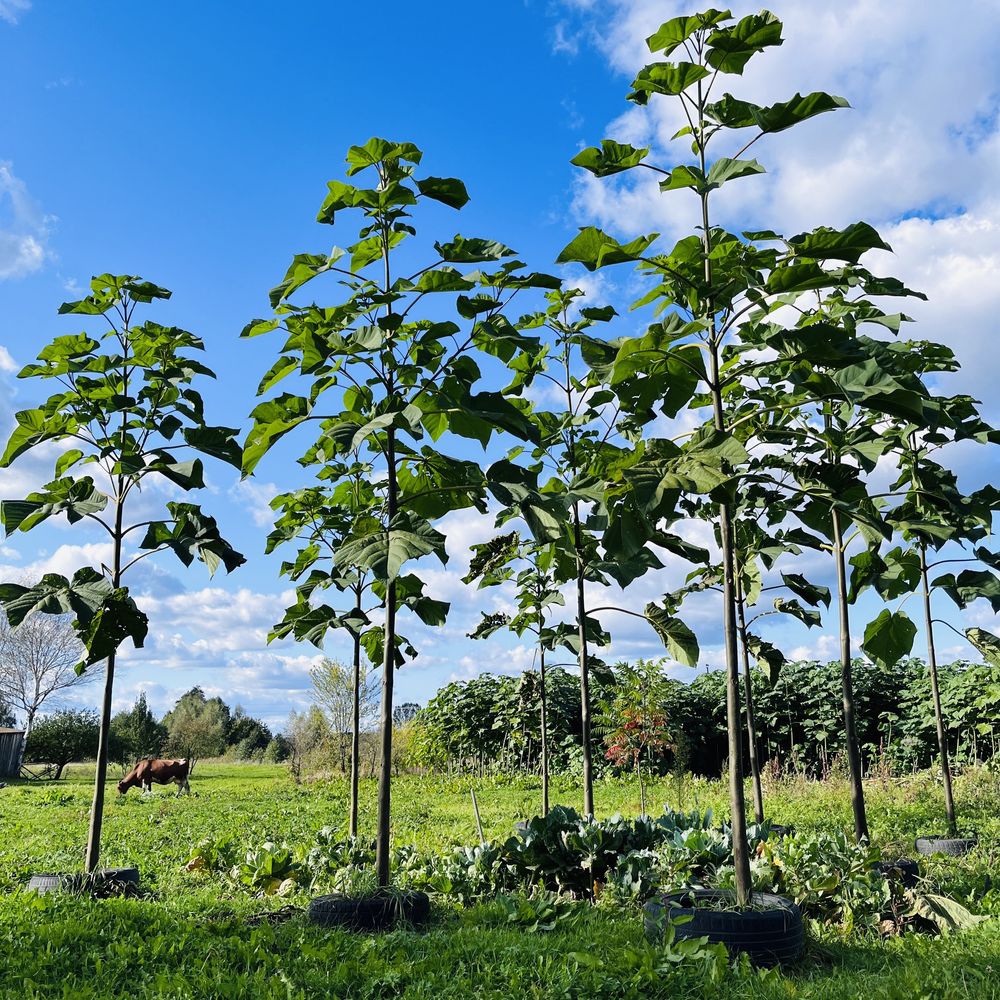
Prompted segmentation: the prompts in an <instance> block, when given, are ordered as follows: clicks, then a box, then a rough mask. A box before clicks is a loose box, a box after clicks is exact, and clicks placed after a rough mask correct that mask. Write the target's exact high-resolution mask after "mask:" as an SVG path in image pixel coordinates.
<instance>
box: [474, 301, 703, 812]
mask: <svg viewBox="0 0 1000 1000" xmlns="http://www.w3.org/2000/svg"><path fill="white" fill-rule="evenodd" d="M581 295H582V293H581V292H580V291H579V290H578V289H557V290H555V291H552V292H551V293H550V294H549V296H548V300H549V302H548V308H547V309H545V310H544V311H543V312H539V313H537V314H536V315H535V317H534V318H533V321H532V322H533V324H534V325H536V326H539V327H544V328H546V329H547V330H548V332H549V333H550V335H551V336H552V338H553V339H552V342H551V343H550V344H548V345H547V346H546V348H545V352H544V354H543V355H540V356H539V358H538V359H536V368H535V370H534V371H533V372H532V373H531V374H532V376H533V377H534V378H535V379H536V380H539V381H540V382H544V383H547V388H549V389H550V390H551V391H552V394H553V395H554V396H555V398H556V399H557V400H558V401H559V403H560V404H561V405H560V406H559V408H557V409H552V410H547V409H542V408H536V409H534V410H533V411H532V413H531V418H532V420H533V422H534V423H535V425H536V426H537V428H538V437H539V441H538V443H537V445H536V446H535V448H534V449H533V450H532V451H531V452H530V455H529V458H530V461H529V462H528V463H527V465H526V466H524V467H521V466H514V465H513V464H512V463H511V462H510V461H509V460H504V461H503V462H498V463H496V465H494V466H493V468H492V469H491V470H490V476H489V478H490V482H491V490H492V491H493V494H494V496H496V497H497V498H498V499H499V500H500V501H501V502H503V503H505V504H506V505H507V506H505V507H504V509H503V510H502V511H501V513H500V515H499V516H498V521H499V522H500V523H505V522H506V521H507V520H509V519H510V518H514V517H521V518H522V519H523V520H524V521H525V522H526V523H527V524H528V526H529V528H530V529H531V531H532V533H533V534H534V537H535V539H536V541H538V542H540V543H546V544H551V545H553V546H554V553H555V558H554V559H553V560H552V563H551V566H552V570H553V573H554V582H555V584H556V585H562V584H570V585H572V587H573V589H574V592H575V600H574V605H575V611H576V615H575V621H570V622H556V623H555V624H554V625H553V626H552V630H553V640H552V641H553V643H554V644H555V645H557V646H562V647H565V648H566V649H568V650H569V651H570V652H571V653H572V654H573V655H575V656H576V657H577V662H578V663H579V668H580V717H581V741H582V750H583V808H584V812H585V813H586V814H588V815H593V812H594V786H593V762H592V754H593V747H592V735H591V728H592V726H591V715H592V705H591V695H590V686H591V672H592V670H593V669H595V668H600V667H603V666H604V664H603V663H602V662H601V661H599V660H596V659H595V657H594V656H593V652H592V649H593V647H594V646H606V645H607V644H608V643H609V641H610V634H609V633H608V631H607V630H606V629H605V628H604V626H603V625H602V622H601V620H600V618H599V617H598V615H599V614H602V613H606V612H615V613H621V614H626V615H630V616H633V617H636V618H641V619H643V620H645V621H646V622H648V623H649V624H650V625H651V626H652V628H653V629H654V630H655V631H656V633H657V634H658V635H659V636H660V638H661V639H662V640H663V642H664V644H665V645H666V647H667V649H668V650H669V651H670V653H671V654H672V655H673V656H675V657H676V658H677V659H680V660H681V661H683V662H684V663H686V664H688V665H689V666H693V665H694V664H695V663H696V662H697V659H698V642H697V639H696V638H695V636H694V633H693V632H692V631H691V630H690V629H689V628H688V627H687V626H686V625H685V624H684V623H683V622H682V621H681V620H680V619H679V618H677V617H676V614H675V612H676V609H675V608H673V607H668V606H657V605H653V604H650V605H648V606H647V607H646V608H645V609H644V610H643V611H642V612H640V611H636V610H634V609H632V608H625V607H620V606H617V605H611V604H608V605H605V606H601V607H595V606H594V604H593V599H592V598H590V599H589V598H588V593H587V586H588V584H589V585H591V586H601V587H607V586H609V585H610V584H611V583H612V582H613V583H615V584H617V585H618V586H619V587H623V588H624V587H627V586H628V585H629V584H630V583H633V582H634V581H635V580H636V579H638V578H639V577H641V576H642V575H643V574H644V573H646V572H647V571H649V570H653V569H661V568H662V567H663V562H662V561H661V560H660V558H659V556H658V555H657V553H656V551H654V550H653V548H651V547H649V546H647V545H645V544H642V543H641V542H640V544H635V536H634V534H630V533H629V532H628V531H621V530H619V529H620V528H621V525H622V524H623V523H625V520H626V519H625V517H624V516H621V515H611V514H609V505H610V507H611V508H617V506H618V505H620V504H622V503H624V504H625V505H626V506H627V507H628V508H629V512H630V513H633V512H634V507H633V506H631V505H630V504H629V499H628V498H624V499H623V498H622V497H620V496H619V494H618V493H616V492H615V491H614V490H612V491H608V490H607V489H606V484H607V482H608V481H609V480H610V479H611V478H612V477H613V476H614V475H615V474H616V471H617V470H620V469H623V468H628V467H630V466H631V465H633V464H634V463H635V461H636V460H637V457H638V456H639V455H641V454H642V447H643V446H642V443H641V436H640V435H639V434H637V433H636V427H635V424H634V422H632V421H627V420H626V421H623V420H622V419H621V408H620V403H619V401H618V398H617V396H616V393H615V392H614V391H612V389H611V388H609V386H608V384H607V375H608V373H609V369H608V368H607V366H605V365H602V362H603V361H604V360H606V356H607V352H608V345H607V343H606V342H605V341H602V340H600V339H598V338H597V337H595V336H594V334H593V332H592V328H593V327H594V325H595V324H596V323H599V322H605V321H607V320H609V319H611V318H612V316H613V315H614V310H613V309H611V308H610V307H588V306H583V307H581V308H579V309H578V310H577V308H576V307H577V303H576V300H577V299H578V298H579V297H580V296H581ZM588 369H589V370H588ZM519 378H520V373H518V374H517V375H516V376H515V384H518V383H519ZM630 402H634V400H630ZM670 497H671V499H672V500H676V499H677V497H678V492H677V491H673V492H672V493H671V494H670ZM662 499H664V501H665V499H666V498H662ZM665 509H666V508H665V502H664V503H663V504H661V508H660V510H661V514H663V513H664V512H665ZM609 522H610V523H611V524H613V527H612V529H611V530H608V525H609ZM642 540H643V541H648V540H652V541H654V542H655V543H656V544H657V545H658V546H659V548H660V549H661V550H664V549H665V550H667V551H670V552H673V553H675V554H678V555H681V556H683V557H685V558H688V559H696V560H703V559H705V558H707V553H705V552H704V551H703V550H701V549H699V548H698V547H697V546H693V545H690V544H688V543H686V542H684V541H683V540H682V539H680V538H678V537H676V536H675V535H672V534H670V533H669V531H667V530H665V528H663V527H661V528H658V529H657V530H655V531H653V532H652V536H651V537H650V536H648V535H643V536H642Z"/></svg>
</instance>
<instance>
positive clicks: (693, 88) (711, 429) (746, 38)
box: [560, 10, 885, 904]
mask: <svg viewBox="0 0 1000 1000" xmlns="http://www.w3.org/2000/svg"><path fill="white" fill-rule="evenodd" d="M781 28H782V26H781V22H780V21H779V20H778V19H777V18H776V17H775V16H774V15H773V14H771V13H769V12H767V11H762V12H761V13H760V14H753V15H748V16H747V17H744V18H741V19H739V20H736V21H734V20H733V19H732V16H731V14H730V12H729V11H719V10H709V11H705V12H703V13H700V14H696V15H693V16H689V17H679V18H674V19H673V20H670V21H668V22H666V23H665V24H663V25H662V26H661V27H660V28H659V30H658V31H656V32H655V33H654V34H653V35H652V36H651V37H650V38H649V39H648V40H647V42H648V45H649V48H650V51H651V52H653V53H662V54H663V55H664V56H668V57H669V56H671V55H674V54H675V60H676V61H673V62H656V63H653V64H651V65H649V66H646V67H645V68H644V69H642V70H641V71H640V72H639V74H638V75H637V77H636V79H635V81H634V82H633V86H632V92H631V93H630V94H629V99H630V100H631V101H632V102H634V103H635V104H638V105H646V104H647V103H648V102H649V100H650V99H651V97H652V96H653V95H659V96H663V97H668V98H671V99H673V100H674V101H675V102H676V104H675V107H676V109H677V112H678V117H679V119H680V120H681V121H682V122H683V123H684V124H683V125H682V126H681V128H680V129H679V131H678V132H677V133H676V135H675V138H684V139H685V140H687V141H688V142H689V143H690V151H691V157H690V158H686V159H685V161H684V162H680V163H678V164H676V165H674V166H672V167H661V166H658V165H656V164H654V163H651V162H648V157H649V150H648V149H640V148H636V147H634V146H631V145H628V144H624V143H619V142H615V141H613V140H604V141H603V142H602V143H601V146H600V147H592V148H589V149H586V150H584V151H582V152H581V153H580V154H578V155H577V156H576V157H575V158H574V163H576V164H577V165H578V166H581V167H583V168H584V169H586V170H589V171H590V172H591V173H593V174H595V175H596V176H598V177H606V176H611V175H615V174H619V173H622V172H624V171H633V170H639V171H650V172H651V173H652V174H653V175H654V176H655V178H656V179H657V181H658V185H659V189H660V190H661V191H662V192H664V193H670V192H674V191H681V192H686V193H688V194H689V195H693V197H694V199H695V202H694V205H695V209H696V216H697V224H696V230H695V231H694V232H693V233H691V234H690V235H687V236H685V237H683V238H682V239H680V240H679V241H678V242H677V243H676V244H675V245H674V246H673V248H672V249H670V250H668V251H665V252H660V253H656V252H655V251H653V250H651V247H652V244H653V243H654V241H655V239H656V234H650V235H643V236H639V237H637V238H635V239H632V240H630V241H629V242H625V243H622V242H620V241H619V240H617V239H615V238H614V237H613V236H610V235H608V234H607V233H604V232H602V231H600V230H598V229H595V228H591V227H588V228H585V229H583V230H581V232H580V234H579V235H578V236H577V238H576V239H574V240H573V241H572V242H571V243H570V244H569V245H568V246H567V247H566V248H565V250H564V251H563V253H562V254H561V257H560V260H562V261H577V262H579V263H581V264H583V265H584V266H585V267H587V268H588V269H591V270H594V269H597V268H600V267H605V266H608V265H611V264H619V263H628V262H636V263H637V264H638V268H639V271H640V272H641V273H642V274H643V275H644V276H645V278H646V279H647V280H648V282H649V284H650V286H651V287H650V289H649V291H648V293H647V294H646V295H645V296H643V298H642V299H640V300H639V302H638V303H637V305H655V308H656V312H657V315H658V317H659V318H658V319H657V321H655V322H654V323H653V324H651V325H650V326H649V328H648V329H647V331H646V333H645V334H643V335H642V336H640V337H635V338H629V339H628V340H627V341H625V342H624V343H622V344H621V345H619V346H618V348H617V350H616V352H615V354H614V356H612V357H611V358H610V359H607V360H606V361H605V363H606V364H609V365H610V369H611V374H610V377H609V378H608V383H609V384H610V385H611V386H613V387H614V389H615V392H616V395H617V396H618V398H619V399H620V400H622V403H623V406H624V407H626V408H628V409H629V410H630V411H631V412H632V413H634V415H635V418H636V420H637V421H640V422H644V423H646V424H648V423H649V422H650V421H651V420H652V419H653V418H654V417H655V416H656V415H657V414H656V412H655V410H657V409H658V410H659V411H660V412H661V413H662V414H663V415H665V416H667V417H671V416H674V415H676V414H677V413H678V412H679V411H680V410H682V409H683V408H684V407H685V406H688V405H689V404H690V405H693V406H694V407H697V408H701V407H705V408H707V409H708V411H709V412H710V414H711V416H710V418H709V419H708V420H707V421H705V422H704V423H702V424H701V425H700V426H696V428H695V430H694V431H693V432H692V433H689V434H682V435H681V436H680V438H678V440H668V439H657V440H656V441H655V443H654V442H653V441H648V442H647V443H646V451H645V455H644V456H643V460H642V461H641V462H637V463H635V464H634V465H633V466H632V467H631V468H630V469H628V470H624V472H623V474H622V476H621V487H620V488H621V489H622V490H623V491H627V492H630V494H631V496H632V497H633V500H634V503H635V505H636V506H637V507H638V508H639V509H640V510H642V511H643V512H644V513H645V516H646V521H652V522H654V523H655V522H657V521H658V520H659V518H660V516H661V515H660V514H659V512H658V509H657V508H658V506H659V505H661V504H662V495H663V494H665V493H668V492H669V491H670V490H677V489H679V490H684V491H686V492H691V493H695V494H700V495H703V496H705V497H707V498H708V499H709V500H711V501H712V502H713V503H714V505H715V522H714V523H715V533H716V538H717V541H718V546H719V552H720V563H721V571H722V572H721V576H722V580H721V584H722V591H723V594H722V633H723V648H724V651H725V661H726V677H727V685H726V714H727V726H728V739H729V776H730V805H731V812H732V823H733V841H734V852H733V856H734V865H735V870H736V878H735V881H736V889H737V897H738V900H739V902H740V903H741V904H742V903H745V902H746V901H747V900H748V898H749V895H750V891H751V883H750V865H749V852H748V848H747V842H746V818H745V804H744V789H743V767H742V759H741V758H742V753H741V730H742V725H741V712H740V684H739V652H738V633H739V629H738V624H737V586H736V576H737V557H738V551H737V543H736V538H735V534H734V531H735V512H736V508H737V507H738V504H739V498H740V496H741V495H742V493H743V491H744V490H745V488H746V485H747V484H748V483H759V482H761V481H765V482H766V481H768V480H769V478H770V472H769V470H768V469H767V467H766V465H764V464H763V459H762V458H761V457H757V456H755V455H754V449H755V448H757V446H758V445H760V444H763V443H764V442H765V440H766V432H767V430H768V428H769V424H770V421H769V417H770V416H771V415H772V414H774V413H781V412H784V411H786V410H789V409H792V408H797V407H800V406H802V405H803V402H804V400H803V399H802V398H801V394H798V395H797V394H795V393H789V391H788V389H787V375H786V373H785V368H786V367H787V365H788V363H790V362H792V361H794V360H795V359H798V360H799V361H801V363H802V364H803V365H806V366H807V365H808V364H809V360H810V358H811V357H812V356H813V355H819V354H820V352H821V351H822V348H823V345H824V343H825V339H824V331H823V330H821V329H820V328H818V327H815V328H814V327H810V328H809V329H806V330H805V332H803V331H801V330H799V329H798V327H796V328H795V329H793V330H791V331H789V330H787V329H786V327H785V325H784V324H783V323H781V322H780V321H779V317H776V316H775V314H776V313H777V312H778V310H779V309H782V308H785V307H787V306H790V305H793V306H796V308H801V307H800V306H799V300H801V299H803V297H805V296H810V297H811V296H812V295H813V294H814V293H816V292H817V291H819V290H822V289H830V288H835V287H840V286H842V285H848V284H851V285H853V286H857V287H858V288H859V289H860V290H861V291H868V290H870V289H869V288H868V286H869V285H870V284H872V285H874V284H877V282H876V280H875V279H874V277H873V276H871V275H870V274H869V272H867V271H865V270H864V269H863V268H861V267H860V266H858V260H859V258H860V256H861V255H862V254H863V253H864V252H865V251H867V250H870V249H875V248H885V244H884V243H883V242H882V240H881V239H880V238H879V237H878V234H877V233H876V232H875V231H874V230H873V229H872V228H871V227H870V226H867V225H865V224H864V223H857V224H855V225H852V226H848V227H847V228H846V229H844V230H833V229H828V228H823V227H821V228H819V229H816V230H814V231H812V232H807V233H802V234H799V235H797V236H794V237H790V238H788V239H785V238H783V237H781V236H779V235H778V234H777V233H774V232H771V231H755V232H745V233H741V234H736V233H731V232H728V231H726V230H725V229H723V228H721V227H719V226H718V225H716V224H714V223H713V211H712V209H713V205H714V200H713V196H714V195H715V194H716V192H718V191H719V190H720V189H721V188H722V187H723V186H725V185H727V184H730V183H733V182H736V181H740V180H742V179H744V178H747V177H751V176H754V175H757V174H760V173H762V172H763V171H764V168H763V167H762V166H761V164H760V163H758V162H757V161H756V160H753V159H746V158H744V154H745V153H746V151H747V150H748V149H749V148H750V147H751V146H752V145H754V144H755V143H757V142H759V141H760V140H761V139H762V138H764V137H765V136H769V135H772V134H775V133H778V132H782V131H785V130H786V129H789V128H791V127H793V126H797V125H799V124H801V123H802V122H804V121H806V120H808V119H810V118H812V117H814V116H816V115H819V114H821V113H824V112H828V111H833V110H836V109H838V108H842V107H844V106H846V101H844V100H843V99H842V98H839V97H833V96H831V95H829V94H824V93H813V94H809V95H806V96H802V95H800V94H796V95H795V96H794V97H792V98H791V99H790V100H788V101H784V102H780V103H777V104H773V105H770V106H761V105H757V104H754V103H751V102H748V101H744V100H742V99H740V98H737V97H734V96H733V95H731V94H728V93H725V92H723V93H722V94H719V93H718V91H719V90H721V89H722V87H723V86H724V84H723V82H722V81H723V79H724V78H726V77H730V76H733V75H740V74H742V72H743V70H744V68H745V66H746V65H747V63H748V62H749V61H750V59H752V58H753V57H754V56H755V55H756V54H757V53H759V52H761V51H763V50H764V49H766V48H768V47H772V46H775V45H779V44H781V42H782V38H781ZM831 262H832V266H831ZM869 279H871V280H870V281H869ZM793 315H798V313H795V311H794V310H793ZM802 325H803V326H805V325H806V324H805V322H803V324H802ZM793 342H794V343H795V344H797V348H793V346H792V343H793ZM776 351H783V355H782V356H783V362H784V363H783V364H781V365H779V367H778V369H777V370H776V371H775V370H773V366H774V365H775V357H774V352H776ZM796 351H797V353H796ZM657 389H658V395H657V392H656V390H657ZM630 399H632V400H635V401H636V402H634V403H629V402H628V401H629V400H630ZM697 413H698V410H695V411H694V414H695V415H696V414H697ZM781 423H782V424H783V423H784V421H782V422H781ZM669 515H670V516H675V511H674V510H673V507H672V506H671V507H670V509H669ZM629 526H630V528H631V529H632V530H635V531H641V528H642V520H641V519H639V518H633V519H631V520H630V522H629Z"/></svg>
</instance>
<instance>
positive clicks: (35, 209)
mask: <svg viewBox="0 0 1000 1000" xmlns="http://www.w3.org/2000/svg"><path fill="white" fill-rule="evenodd" d="M5 2H6V4H7V7H8V8H9V5H10V0H0V17H4V16H5V15H4V9H5V7H4V3H5ZM5 19H7V20H10V18H5ZM52 222H53V219H52V217H51V216H47V215H45V214H43V213H42V211H41V209H40V208H39V206H38V205H37V204H36V203H35V201H34V199H33V198H32V197H31V195H30V194H29V193H28V188H27V186H26V185H25V183H24V181H22V180H20V179H19V178H18V177H17V176H16V175H15V173H14V165H13V163H11V162H10V160H0V280H3V279H9V278H22V277H24V276H25V275H26V274H31V273H32V272H34V271H37V270H39V269H40V268H41V266H42V265H43V264H44V263H45V260H46V258H47V257H48V250H47V249H46V244H47V242H48V237H49V228H50V226H51V224H52Z"/></svg>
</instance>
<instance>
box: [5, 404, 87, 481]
mask: <svg viewBox="0 0 1000 1000" xmlns="http://www.w3.org/2000/svg"><path fill="white" fill-rule="evenodd" d="M14 420H15V421H16V423H17V426H16V427H15V428H14V430H13V432H12V433H11V435H10V438H9V439H8V440H7V448H6V449H5V451H4V453H3V456H2V457H0V468H6V467H7V466H8V465H10V463H11V462H13V461H14V459H15V458H17V457H18V456H19V455H23V454H24V453H25V452H26V451H29V450H30V449H32V448H34V447H35V445H37V444H41V443H42V442H43V441H58V440H59V439H61V438H64V437H67V436H69V435H70V434H73V433H75V432H76V431H77V430H78V429H79V424H78V422H77V420H76V418H75V417H74V416H73V415H72V414H70V413H65V412H61V401H60V400H59V398H58V397H53V399H52V400H50V401H49V403H47V404H46V405H45V406H44V407H42V408H39V409H35V410H19V411H18V412H17V413H15V414H14Z"/></svg>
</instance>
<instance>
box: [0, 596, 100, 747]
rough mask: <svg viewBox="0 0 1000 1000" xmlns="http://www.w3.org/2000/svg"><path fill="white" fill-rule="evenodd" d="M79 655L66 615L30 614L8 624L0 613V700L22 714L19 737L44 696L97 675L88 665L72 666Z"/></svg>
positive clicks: (46, 698)
mask: <svg viewBox="0 0 1000 1000" xmlns="http://www.w3.org/2000/svg"><path fill="white" fill-rule="evenodd" d="M82 659H83V647H82V646H81V645H80V642H79V640H78V639H77V637H76V632H75V631H74V630H73V626H72V625H71V624H70V616H69V615H47V614H31V615H28V617H27V618H25V619H24V621H23V622H21V624H20V625H18V627H17V628H11V626H10V624H9V623H8V621H7V616H6V615H3V614H0V702H4V703H5V704H7V705H9V706H10V708H12V709H14V711H16V712H18V713H19V714H21V715H23V717H24V730H25V738H27V737H28V736H29V735H30V734H31V730H32V727H33V726H34V724H35V717H36V716H37V715H38V711H39V709H40V708H41V707H42V706H43V705H44V704H45V703H46V702H47V701H49V700H50V699H51V698H53V697H55V698H56V699H57V700H58V695H59V693H60V692H63V691H66V690H67V689H68V688H71V687H76V686H77V685H79V684H86V683H88V682H90V681H92V680H93V679H94V677H95V676H97V672H96V671H91V670H88V671H86V672H85V673H83V674H78V673H77V672H76V670H75V669H74V668H75V666H76V665H77V663H79V662H80V661H81V660H82Z"/></svg>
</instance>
